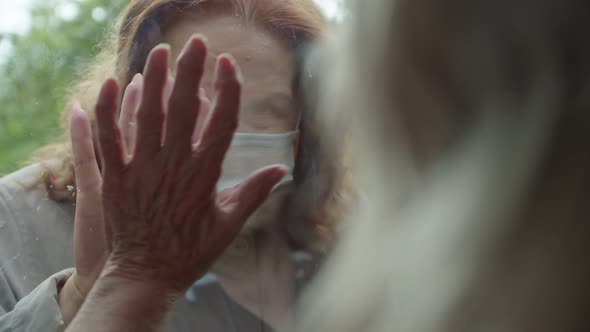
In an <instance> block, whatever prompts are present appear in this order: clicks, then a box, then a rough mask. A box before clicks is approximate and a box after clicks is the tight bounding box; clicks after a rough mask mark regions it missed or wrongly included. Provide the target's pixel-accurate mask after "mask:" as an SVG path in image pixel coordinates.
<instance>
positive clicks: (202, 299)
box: [0, 165, 307, 332]
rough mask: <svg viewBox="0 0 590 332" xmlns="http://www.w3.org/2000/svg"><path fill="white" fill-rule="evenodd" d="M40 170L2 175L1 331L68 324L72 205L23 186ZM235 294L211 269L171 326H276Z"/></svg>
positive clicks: (252, 331)
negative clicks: (63, 300)
mask: <svg viewBox="0 0 590 332" xmlns="http://www.w3.org/2000/svg"><path fill="white" fill-rule="evenodd" d="M39 171H40V167H39V166H38V165H34V166H30V167H27V168H25V169H22V170H20V171H18V172H16V173H13V174H11V175H9V176H6V177H3V178H1V179H0V332H4V331H18V332H24V331H62V330H64V324H63V321H62V318H61V312H60V310H59V307H58V303H57V296H58V285H59V284H60V282H63V281H64V280H65V279H67V278H68V276H69V275H70V274H71V272H72V266H73V265H74V259H73V225H74V224H73V222H74V206H73V204H72V203H71V202H61V203H60V202H56V201H54V200H51V199H49V198H48V197H47V195H46V193H45V191H44V190H42V189H37V190H35V189H34V190H28V189H25V188H24V187H23V184H24V183H25V182H26V181H31V179H34V176H36V174H39ZM246 250H248V248H246ZM254 261H256V260H254ZM222 269H223V268H222ZM263 279H264V278H263ZM283 279H285V278H283ZM306 279H307V278H306ZM292 281H293V283H295V279H293V280H292ZM290 282H291V279H290V278H286V279H285V280H279V281H278V282H274V281H271V282H270V283H269V285H268V287H271V288H272V287H274V288H277V290H275V289H271V290H270V293H271V294H274V293H280V292H281V291H280V290H278V288H281V287H282V286H280V285H282V284H284V283H290ZM270 284H273V285H270ZM277 285H279V286H277ZM290 286H291V285H286V287H287V288H289V287H290ZM262 287H265V285H262ZM293 288H294V286H293ZM239 296H240V295H239V294H238V297H239ZM244 296H245V297H246V298H247V297H249V296H250V295H249V294H248V292H244ZM234 298H236V299H237V300H234ZM234 298H232V297H230V296H229V295H228V293H227V292H226V291H224V288H223V287H221V283H220V282H217V280H216V279H215V278H214V277H212V276H210V275H208V276H207V278H204V279H203V280H201V281H200V282H199V283H197V284H195V286H194V287H192V288H191V289H190V290H189V292H188V293H187V296H186V297H185V298H183V299H182V300H180V301H179V303H178V304H177V306H176V308H175V310H174V311H173V313H172V315H171V317H170V319H169V328H168V331H174V332H183V331H187V332H188V331H208V332H215V331H219V332H234V331H236V332H242V331H243V332H260V331H271V330H272V329H271V328H270V325H269V324H266V323H265V320H262V319H259V318H258V317H257V316H256V315H255V314H254V313H255V311H256V310H252V308H248V309H249V310H247V309H246V308H247V307H248V300H246V301H240V300H239V299H238V298H237V297H235V296H234ZM250 301H251V299H250ZM238 303H240V304H243V305H245V307H246V308H245V307H243V306H242V305H240V304H238ZM259 316H260V315H259Z"/></svg>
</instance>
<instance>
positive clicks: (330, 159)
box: [35, 0, 344, 246]
mask: <svg viewBox="0 0 590 332" xmlns="http://www.w3.org/2000/svg"><path fill="white" fill-rule="evenodd" d="M213 6H215V7H221V8H223V9H224V10H228V11H229V12H230V13H232V14H235V15H236V16H238V17H240V18H241V19H243V20H245V21H246V22H253V23H256V24H259V25H261V26H263V27H265V28H267V29H269V30H270V31H271V32H273V33H274V34H276V35H277V36H278V37H279V38H280V40H282V41H284V42H286V43H287V44H288V46H289V47H290V49H291V50H292V52H293V53H294V55H295V59H296V60H295V62H296V63H295V66H296V67H297V68H296V75H295V76H296V77H295V78H294V81H293V91H294V95H295V96H296V97H297V98H296V99H297V102H298V103H299V104H300V105H299V108H300V111H301V112H302V116H301V122H300V128H299V129H300V131H301V136H300V142H299V143H300V144H298V147H297V159H296V167H295V170H294V178H295V183H296V185H297V188H296V191H295V193H294V195H292V197H293V199H292V200H291V201H290V203H289V204H290V206H291V208H287V209H286V211H291V212H286V215H287V217H286V218H287V219H292V220H291V221H292V223H289V222H286V225H289V224H293V223H298V224H301V223H303V224H307V223H309V224H308V225H309V226H311V227H309V228H310V229H313V231H312V233H311V234H310V233H306V232H303V234H300V236H295V237H294V238H292V239H291V240H292V242H293V243H292V244H293V245H295V246H297V245H303V244H302V243H301V242H303V241H306V239H305V237H307V236H311V235H312V234H315V235H317V234H319V233H322V234H323V236H324V237H328V236H330V233H331V230H332V227H331V225H332V224H333V221H334V220H336V219H338V218H339V214H340V211H341V207H342V206H341V204H340V203H338V202H339V201H340V200H341V199H342V195H341V193H340V192H339V191H338V190H335V188H336V187H337V186H338V183H342V184H343V183H344V182H342V180H343V169H342V167H341V164H340V161H339V153H338V152H337V151H335V150H334V149H333V147H330V148H327V147H326V145H325V144H322V140H321V137H320V133H319V132H318V131H317V128H316V126H315V125H314V123H313V117H314V115H313V112H314V109H313V107H312V105H309V104H306V103H305V102H304V99H303V97H302V88H301V87H302V86H303V84H304V81H305V79H306V77H305V75H303V68H304V65H303V63H304V55H305V53H306V51H307V49H309V47H310V45H311V44H312V43H313V42H315V41H316V40H317V39H319V38H320V37H322V36H323V35H324V34H325V33H326V31H327V28H328V23H327V22H326V20H325V18H324V16H323V15H322V13H321V12H320V11H319V10H318V8H317V7H316V6H315V4H314V3H313V1H312V0H190V1H189V0H154V1H146V0H132V1H131V2H130V3H129V5H128V6H127V9H126V10H125V11H124V13H123V15H122V18H121V19H120V23H119V25H118V30H114V31H113V32H112V33H111V35H110V36H109V37H108V38H107V39H106V40H105V42H104V44H103V48H102V52H101V53H100V54H99V55H98V57H97V59H96V61H95V62H94V63H93V64H92V65H91V66H90V67H89V68H87V70H85V71H83V72H82V73H81V75H80V80H79V81H78V82H77V83H75V84H74V85H73V87H72V89H71V93H70V98H69V99H70V100H72V101H73V100H77V101H78V102H80V104H81V105H82V108H83V109H85V110H86V111H88V112H89V113H90V118H91V119H92V120H93V118H94V117H93V110H94V103H95V99H96V96H97V95H98V90H99V87H100V85H101V84H102V82H103V81H104V80H105V79H107V78H109V77H115V78H116V79H117V80H118V82H119V85H120V87H121V89H122V90H123V89H124V88H125V87H126V86H127V84H129V82H130V81H131V79H132V77H133V75H135V74H136V73H140V72H142V71H143V67H144V65H145V62H146V59H147V56H148V54H149V52H150V50H151V49H152V48H153V47H154V46H156V45H157V44H159V43H162V42H164V40H163V32H164V31H165V30H166V29H167V27H168V26H169V25H170V24H172V23H173V22H174V20H175V18H177V17H178V16H181V15H183V14H184V13H186V12H187V11H198V10H202V9H206V8H207V7H213ZM68 119H69V112H64V113H63V119H62V123H63V124H64V125H65V124H67V123H68ZM64 127H67V126H64ZM65 132H66V135H64V138H63V139H62V140H61V142H59V143H58V144H53V145H51V146H47V147H45V148H43V149H41V151H40V152H39V153H38V154H37V155H36V157H35V159H36V160H37V161H43V160H48V159H53V160H57V164H58V165H57V166H56V167H51V168H48V169H47V171H46V172H44V173H43V174H44V175H43V177H42V179H41V181H43V182H44V183H45V184H46V186H47V189H48V190H49V192H50V195H51V196H52V197H53V198H54V199H64V198H70V197H71V195H70V194H69V193H68V191H66V190H65V189H66V188H67V187H68V186H74V185H75V184H74V182H75V176H74V171H73V163H72V155H71V153H72V152H71V148H70V144H69V143H68V142H69V138H68V134H67V130H65ZM70 188H71V187H70ZM295 210H297V211H295ZM287 228H290V226H287Z"/></svg>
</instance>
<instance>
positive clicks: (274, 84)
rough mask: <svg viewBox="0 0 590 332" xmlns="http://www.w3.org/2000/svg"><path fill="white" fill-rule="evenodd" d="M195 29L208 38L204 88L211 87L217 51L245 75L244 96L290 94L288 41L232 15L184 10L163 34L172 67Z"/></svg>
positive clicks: (291, 68)
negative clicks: (170, 54)
mask: <svg viewBox="0 0 590 332" xmlns="http://www.w3.org/2000/svg"><path fill="white" fill-rule="evenodd" d="M195 33H199V34H202V35H204V36H205V37H206V38H207V40H208V48H209V55H208V58H207V60H206V64H205V65H206V67H205V74H204V76H203V84H202V85H203V87H204V88H205V89H210V88H211V84H212V81H213V77H214V68H215V58H216V57H217V55H219V54H221V53H231V54H232V56H234V58H235V59H236V61H237V62H238V64H239V65H240V68H241V70H242V74H243V76H244V92H245V94H244V97H246V96H248V95H250V96H251V95H252V94H254V95H256V94H262V93H287V92H288V93H289V94H291V92H290V91H291V81H292V79H293V75H294V59H293V54H292V52H291V51H290V50H289V48H288V46H287V44H286V43H285V42H283V41H281V40H279V39H278V38H277V37H276V36H275V35H273V34H272V32H271V31H269V30H268V29H266V28H264V27H261V26H259V25H256V24H255V23H245V22H244V21H243V20H242V19H241V18H240V17H236V16H234V15H224V14H215V15H212V14H186V15H184V16H183V17H181V18H180V19H179V20H178V21H177V22H176V23H174V24H172V26H170V27H169V28H168V29H167V31H166V32H165V34H164V39H165V41H166V42H167V43H169V44H170V47H171V51H172V57H171V61H172V63H171V67H172V70H174V69H175V68H174V67H175V63H174V61H175V59H176V57H177V56H178V54H179V53H180V52H181V50H182V48H183V46H184V44H185V43H186V41H187V40H188V39H189V38H190V37H191V36H192V35H193V34H195ZM267 90H268V91H267Z"/></svg>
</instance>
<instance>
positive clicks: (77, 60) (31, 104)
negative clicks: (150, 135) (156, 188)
mask: <svg viewBox="0 0 590 332" xmlns="http://www.w3.org/2000/svg"><path fill="white" fill-rule="evenodd" d="M126 3H127V1H125V0H52V1H44V0H37V1H36V2H34V3H33V6H32V8H31V27H30V30H29V32H28V33H26V34H24V35H17V34H4V35H0V40H2V39H5V40H8V41H9V42H10V43H11V44H12V51H11V52H10V54H8V56H7V57H6V58H4V59H0V174H6V173H9V172H11V171H14V170H15V169H17V168H18V167H19V166H20V163H22V162H23V161H26V160H27V159H28V158H29V156H30V154H31V153H32V152H33V151H34V150H35V149H37V148H39V147H41V146H43V145H45V144H47V143H49V142H51V141H52V140H55V139H56V138H57V137H58V136H59V135H60V133H61V131H62V128H61V127H60V124H59V114H60V113H61V112H62V111H63V109H64V107H65V99H64V95H65V92H66V90H67V88H68V86H69V84H70V83H71V82H72V80H73V79H74V78H75V76H76V72H77V71H78V70H79V69H80V68H81V67H83V66H84V65H85V64H86V63H87V62H88V61H89V60H91V59H92V57H93V56H94V55H95V54H96V53H97V52H98V49H97V46H96V45H98V43H99V41H100V40H101V39H102V38H103V37H104V34H105V33H106V32H107V29H108V28H109V27H111V26H112V25H113V24H114V22H115V20H116V18H117V15H118V14H119V13H120V12H121V10H122V9H123V7H124V6H125V4H126Z"/></svg>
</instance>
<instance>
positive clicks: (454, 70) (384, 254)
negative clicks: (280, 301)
mask: <svg viewBox="0 0 590 332" xmlns="http://www.w3.org/2000/svg"><path fill="white" fill-rule="evenodd" d="M352 3H353V7H352V8H351V10H350V13H351V14H352V15H353V16H354V20H351V22H350V24H348V25H346V26H347V27H350V30H347V31H345V32H348V33H347V34H346V35H343V38H342V40H341V43H340V44H339V48H338V50H337V54H339V55H341V57H339V58H337V61H336V62H337V64H336V67H335V68H332V71H331V73H330V75H329V76H330V77H331V79H330V80H328V83H327V87H326V88H325V89H324V94H323V98H324V99H325V102H324V104H325V105H327V106H326V108H325V109H322V111H325V112H333V110H335V109H338V110H344V111H345V112H346V111H348V117H349V118H353V117H356V120H357V122H356V123H359V124H360V127H361V130H359V132H360V133H361V135H360V136H359V137H358V141H359V147H360V149H359V151H360V153H361V161H362V167H361V172H360V176H359V177H358V178H359V179H360V180H362V181H363V182H362V183H361V187H362V188H363V189H364V190H366V192H367V196H368V198H369V199H368V204H367V205H366V208H364V209H361V211H360V212H359V214H360V216H359V217H358V218H357V219H354V221H355V222H354V223H351V228H350V231H349V232H347V233H346V234H344V235H343V237H344V239H343V240H342V241H341V243H340V246H339V247H337V248H336V250H335V251H334V254H333V256H332V259H331V261H329V262H328V263H327V264H326V268H325V270H324V273H323V274H322V275H320V276H318V278H317V279H316V280H317V284H316V285H313V286H312V287H311V288H310V289H309V291H308V294H307V296H308V299H307V301H306V302H305V305H304V306H302V308H303V310H304V314H303V315H301V317H303V318H304V319H303V321H304V322H302V324H300V326H301V327H302V328H301V329H300V330H299V331H339V332H342V331H359V330H362V331H437V332H442V331H454V332H456V331H484V330H502V331H541V330H546V331H557V330H564V331H587V330H588V327H589V326H590V324H589V320H588V314H587V311H588V309H587V308H588V305H589V303H590V302H589V299H590V297H589V296H588V294H589V293H590V292H589V287H588V279H589V278H590V267H589V265H588V264H585V263H582V262H584V261H585V254H584V253H585V252H588V250H589V246H590V232H589V231H588V220H590V210H589V209H588V206H590V201H589V199H590V195H588V193H589V189H588V188H590V187H589V185H590V172H588V169H590V149H588V142H589V141H590V112H588V110H589V109H590V108H589V105H590V93H589V92H590V61H589V59H590V57H589V56H590V44H589V43H588V37H587V33H586V31H588V27H589V25H590V23H589V22H590V20H588V17H587V16H588V13H589V12H590V3H589V2H588V1H583V0H567V1H563V0H562V1H553V0H547V1H538V0H516V1H515V0H511V1H494V2H489V1H465V0H453V1H444V2H441V1H435V0H407V1H405V0H400V1H389V0H376V1H355V2H352ZM331 90H334V91H336V92H334V93H332V94H327V93H325V91H331ZM359 110H362V111H359ZM343 289H346V291H345V292H343V291H342V290H343ZM351 299H353V301H352V302H353V303H354V305H351V303H352V302H351Z"/></svg>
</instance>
